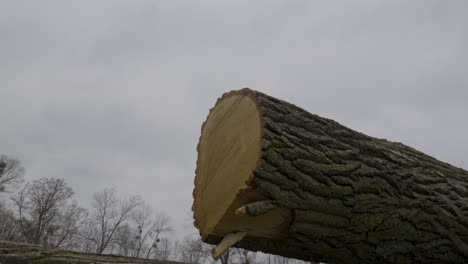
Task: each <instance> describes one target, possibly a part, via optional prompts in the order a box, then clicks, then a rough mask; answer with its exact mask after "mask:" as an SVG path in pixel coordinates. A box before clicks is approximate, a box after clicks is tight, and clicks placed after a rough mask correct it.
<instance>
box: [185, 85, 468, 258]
mask: <svg viewBox="0 0 468 264" xmlns="http://www.w3.org/2000/svg"><path fill="white" fill-rule="evenodd" d="M399 129H402V128H399ZM467 179H468V172H467V171H465V170H463V169H460V168H456V167H454V166H451V165H450V164H447V163H444V162H441V161H438V160H436V159H435V158H432V157H430V156H428V155H425V154H424V153H421V152H419V151H417V150H415V149H413V148H410V147H407V146H405V145H403V144H401V143H395V142H389V141H386V140H384V139H377V138H372V137H369V136H366V135H364V134H362V133H359V132H356V131H353V130H351V129H349V128H346V127H344V126H342V125H340V124H338V123H337V122H335V121H332V120H330V119H326V118H322V117H319V116H317V115H314V114H311V113H309V112H307V111H305V110H303V109H301V108H299V107H297V106H295V105H292V104H289V103H287V102H285V101H281V100H278V99H276V98H273V97H270V96H267V95H265V94H262V93H260V92H256V91H252V90H249V89H242V90H239V91H234V92H230V93H227V94H225V95H224V96H223V97H222V98H220V99H219V100H218V101H217V103H216V105H215V107H214V108H213V109H211V111H210V114H209V116H208V118H207V120H206V122H205V123H204V124H203V127H202V133H201V137H200V142H199V145H198V161H197V169H196V177H195V190H194V193H193V195H194V204H193V211H194V218H195V226H196V227H197V228H198V229H199V230H200V234H201V236H202V239H203V240H204V241H205V242H208V243H212V244H218V243H219V242H220V241H221V240H222V239H223V238H224V237H227V236H228V237H229V239H225V242H223V243H224V244H227V245H231V244H233V243H235V242H236V241H237V240H239V239H241V240H240V241H239V242H237V244H235V246H236V247H241V248H245V249H248V250H253V251H263V252H266V253H273V254H278V255H282V256H285V257H293V258H298V259H302V260H306V261H321V262H327V263H463V262H466V261H468V244H467V243H468V218H467V216H468V182H467ZM234 238H235V239H234ZM228 240H229V241H230V242H229V241H228ZM223 247H225V246H223ZM222 250H223V249H221V251H222ZM219 253H220V251H218V252H217V254H219Z"/></svg>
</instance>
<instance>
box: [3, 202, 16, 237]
mask: <svg viewBox="0 0 468 264" xmlns="http://www.w3.org/2000/svg"><path fill="white" fill-rule="evenodd" d="M0 240H6V241H20V240H21V237H20V236H19V235H18V230H17V229H16V226H15V219H14V215H13V212H12V211H11V210H9V209H8V208H6V207H5V206H4V205H3V204H2V203H0Z"/></svg>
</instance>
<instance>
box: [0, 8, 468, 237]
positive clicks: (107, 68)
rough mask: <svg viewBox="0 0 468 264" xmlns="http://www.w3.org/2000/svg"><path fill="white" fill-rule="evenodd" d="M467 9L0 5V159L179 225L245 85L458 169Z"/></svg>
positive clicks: (466, 110) (465, 144) (462, 152)
mask: <svg viewBox="0 0 468 264" xmlns="http://www.w3.org/2000/svg"><path fill="white" fill-rule="evenodd" d="M467 7H468V6H467V3H466V1H450V2H442V1H412V2H408V1H391V2H390V1H357V2H356V1H355V2H348V1H339V2H331V1H294V2H288V1H255V2H252V1H232V2H219V1H197V3H195V2H193V3H192V2H186V1H185V2H179V1H158V2H155V1H98V2H96V1H79V2H75V3H70V2H63V1H41V2H34V3H33V2H29V3H26V2H21V1H3V2H2V3H1V4H0V39H1V41H0V58H1V59H0V97H1V98H2V103H1V108H0V120H1V121H2V129H0V146H1V150H0V151H1V152H2V153H6V154H10V155H14V156H18V157H19V158H21V159H22V160H23V161H24V163H25V166H26V169H27V171H28V174H27V177H28V178H38V177H64V178H66V180H67V181H69V182H70V184H71V185H72V186H73V188H75V190H76V193H77V198H78V199H79V200H80V201H81V202H83V203H86V202H87V201H88V200H89V197H90V196H91V194H92V193H93V192H95V191H97V190H99V189H101V188H104V187H106V186H114V187H117V189H118V190H120V191H122V192H124V193H135V194H140V195H142V196H143V198H144V199H146V200H148V201H149V202H150V203H151V204H152V205H153V206H154V207H157V208H158V209H161V210H166V211H167V212H168V213H169V214H171V216H172V217H173V218H175V219H177V225H178V227H180V228H182V227H183V225H182V223H183V222H184V221H185V220H184V219H185V218H186V217H185V216H186V214H187V211H188V210H189V208H190V205H191V202H192V201H191V194H192V187H193V176H194V170H195V160H196V144H197V141H198V137H199V135H200V126H201V124H202V122H203V121H204V120H205V118H206V115H207V114H208V110H209V108H211V107H212V106H213V104H214V103H215V101H216V99H217V98H218V97H219V96H221V95H222V93H224V92H226V91H229V90H232V89H239V88H243V87H246V86H248V87H250V88H253V89H258V90H261V91H263V92H265V93H268V94H271V95H273V96H276V97H279V98H282V99H284V100H287V101H289V102H292V103H295V104H297V105H298V106H301V107H303V108H305V109H307V110H309V111H311V112H314V113H317V114H320V115H322V116H325V117H329V118H332V119H335V120H337V121H339V122H340V123H342V124H344V125H347V126H349V127H351V128H353V129H356V130H359V131H362V132H364V133H366V134H369V135H372V136H376V137H383V138H388V139H390V140H394V141H401V142H403V143H405V144H408V145H410V146H413V147H415V148H417V149H420V150H422V151H424V152H426V153H428V154H431V155H434V156H435V157H437V158H440V159H442V160H444V161H447V162H450V163H453V164H454V165H457V166H460V167H464V168H467V167H468V163H467V161H466V159H465V156H466V149H468V141H467V140H466V139H465V135H466V134H468V125H467V124H466V122H465V120H466V115H467V114H468V105H467V103H466V98H468V89H467V88H466V87H467V85H468V77H467V76H468V75H467V74H466V69H467V66H468V53H467V52H466V48H465V47H466V46H467V45H468V43H467V41H468V28H467V27H466V25H467V22H468V21H467V20H468V19H467V18H466V15H465V10H466V8H467ZM184 232H185V231H184ZM180 233H182V232H180Z"/></svg>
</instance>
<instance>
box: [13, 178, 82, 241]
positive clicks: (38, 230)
mask: <svg viewBox="0 0 468 264" xmlns="http://www.w3.org/2000/svg"><path fill="white" fill-rule="evenodd" d="M72 196H73V190H72V189H71V188H70V187H69V186H68V185H67V184H66V182H65V181H64V180H63V179H55V178H41V179H38V180H34V181H33V182H32V183H31V184H27V185H26V186H25V187H24V188H23V189H22V190H21V191H20V192H19V193H18V194H16V195H15V196H13V198H12V200H13V202H14V205H15V207H16V209H15V210H16V214H17V216H16V218H17V221H16V222H17V228H18V230H19V232H20V233H21V235H22V236H23V237H24V239H25V241H26V242H28V243H32V244H42V245H45V246H50V247H61V246H62V245H64V244H70V243H71V241H72V240H73V238H75V237H76V234H77V231H78V226H79V225H80V222H81V220H82V219H83V218H84V214H85V211H84V209H82V208H80V207H78V206H77V204H76V203H75V202H72V201H71V197H72Z"/></svg>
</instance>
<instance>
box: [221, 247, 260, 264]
mask: <svg viewBox="0 0 468 264" xmlns="http://www.w3.org/2000/svg"><path fill="white" fill-rule="evenodd" d="M235 252H236V255H237V258H238V263H239V264H254V263H255V259H256V257H257V253H256V252H252V251H249V250H245V249H241V248H235ZM223 264H224V263H223ZM226 264H227V263H226Z"/></svg>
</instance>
